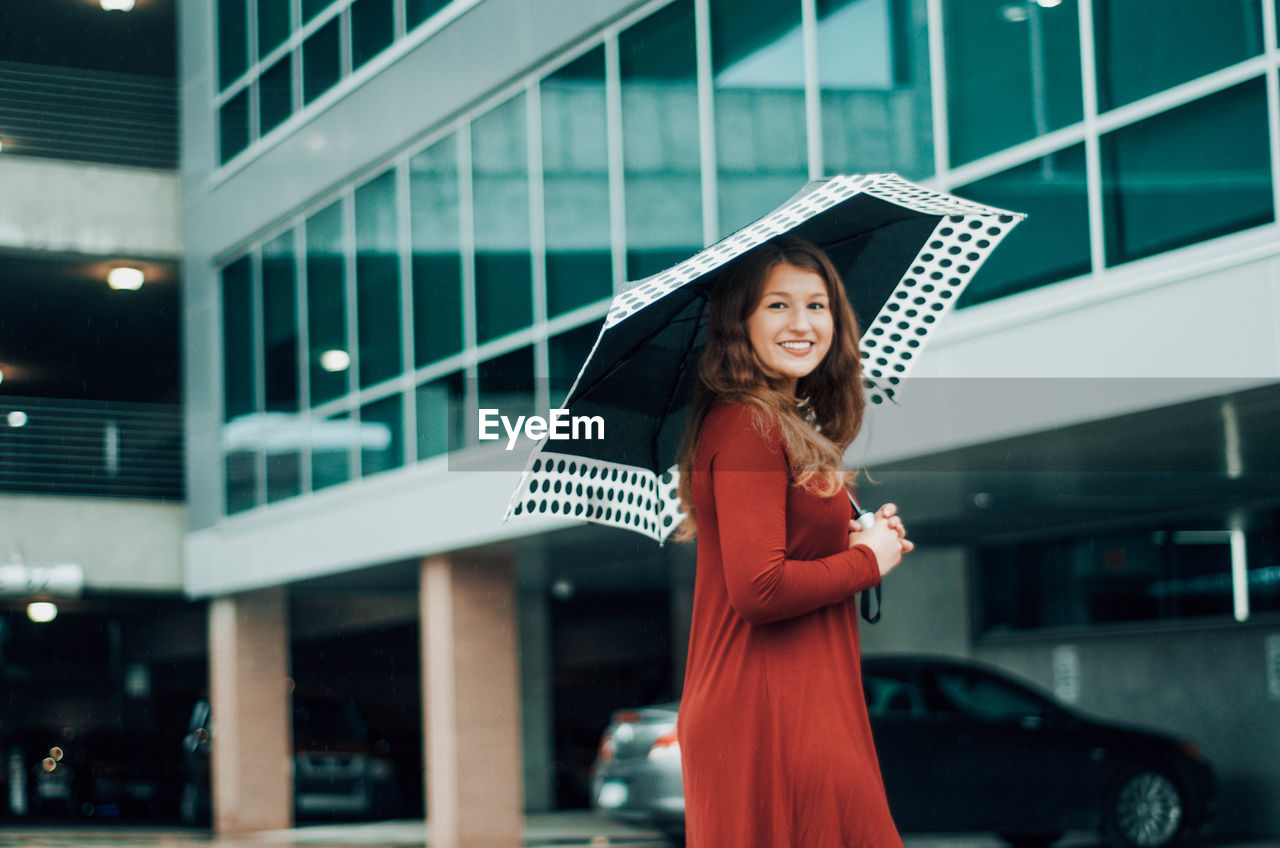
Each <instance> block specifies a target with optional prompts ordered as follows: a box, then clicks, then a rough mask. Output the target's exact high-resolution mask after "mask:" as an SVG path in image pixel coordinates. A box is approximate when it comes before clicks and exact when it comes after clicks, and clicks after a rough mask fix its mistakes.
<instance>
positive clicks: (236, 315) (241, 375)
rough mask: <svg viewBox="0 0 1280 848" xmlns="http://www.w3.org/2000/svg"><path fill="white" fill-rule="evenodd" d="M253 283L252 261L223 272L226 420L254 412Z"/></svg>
mask: <svg viewBox="0 0 1280 848" xmlns="http://www.w3.org/2000/svg"><path fill="white" fill-rule="evenodd" d="M253 321H254V318H253V279H252V271H251V268H250V265H249V257H248V256H242V257H240V258H239V259H237V260H236V261H235V262H232V263H231V264H230V265H228V266H227V267H225V268H223V269H222V404H223V420H225V421H230V420H231V419H233V418H238V417H239V416H241V415H248V414H249V413H251V412H254V411H255V409H256V406H257V401H256V397H257V382H256V378H255V376H254V375H255V372H256V369H255V368H254V361H253V360H254V355H253Z"/></svg>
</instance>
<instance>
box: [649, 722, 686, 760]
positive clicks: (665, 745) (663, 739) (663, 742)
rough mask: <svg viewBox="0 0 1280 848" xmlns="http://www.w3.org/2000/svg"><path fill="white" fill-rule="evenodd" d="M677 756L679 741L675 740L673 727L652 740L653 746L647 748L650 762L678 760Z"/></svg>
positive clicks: (678, 754) (678, 753)
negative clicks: (669, 759)
mask: <svg viewBox="0 0 1280 848" xmlns="http://www.w3.org/2000/svg"><path fill="white" fill-rule="evenodd" d="M679 756H680V740H679V739H677V738H676V729H675V728H674V727H673V728H671V729H670V730H668V731H667V732H666V733H664V734H662V735H661V736H659V737H658V738H657V739H655V740H653V744H652V745H651V746H649V759H650V760H665V759H668V758H678V757H679Z"/></svg>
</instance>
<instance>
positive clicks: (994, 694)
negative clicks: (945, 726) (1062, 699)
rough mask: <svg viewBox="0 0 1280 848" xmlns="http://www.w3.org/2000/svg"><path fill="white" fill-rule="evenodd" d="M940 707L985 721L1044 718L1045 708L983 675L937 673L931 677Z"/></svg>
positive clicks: (1025, 693)
mask: <svg viewBox="0 0 1280 848" xmlns="http://www.w3.org/2000/svg"><path fill="white" fill-rule="evenodd" d="M934 680H935V682H936V683H937V688H938V694H939V695H940V696H941V698H942V703H941V704H940V707H941V708H942V709H943V710H944V711H946V712H957V713H963V714H965V715H971V716H975V717H978V718H984V719H996V720H1001V719H1021V718H1026V717H1028V716H1038V717H1041V718H1043V717H1044V716H1045V714H1046V713H1047V708H1046V706H1045V704H1044V702H1043V701H1041V700H1040V699H1039V698H1036V697H1035V696H1034V695H1032V694H1031V693H1029V692H1025V691H1023V690H1022V689H1019V688H1017V687H1015V686H1011V685H1009V684H1007V683H1005V682H1004V681H1001V680H997V679H995V678H992V677H986V676H983V675H973V674H966V673H963V672H950V671H940V672H937V674H936V675H935V678H934Z"/></svg>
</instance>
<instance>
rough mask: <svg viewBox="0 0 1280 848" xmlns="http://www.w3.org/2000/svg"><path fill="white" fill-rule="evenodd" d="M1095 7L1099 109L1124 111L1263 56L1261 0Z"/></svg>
mask: <svg viewBox="0 0 1280 848" xmlns="http://www.w3.org/2000/svg"><path fill="white" fill-rule="evenodd" d="M1151 11H1152V10H1151V8H1150V7H1147V6H1145V5H1144V4H1142V3H1133V2H1129V0H1094V3H1093V22H1094V40H1095V43H1096V45H1097V47H1096V49H1097V54H1098V106H1099V108H1100V109H1103V110H1106V109H1111V108H1114V107H1116V106H1123V105H1124V104H1126V103H1131V102H1133V101H1134V100H1138V99H1139V98H1142V97H1146V96H1147V95H1149V94H1155V93H1156V92H1157V91H1162V90H1164V89H1166V88H1172V87H1173V86H1175V85H1178V84H1179V83H1184V82H1187V81H1188V80H1193V79H1195V78H1196V77H1202V76H1204V75H1205V74H1208V73H1212V72H1213V71H1216V70H1219V69H1220V68H1225V67H1226V66H1228V65H1234V64H1235V63H1236V62H1243V61H1244V60H1245V59H1248V58H1250V57H1252V56H1257V55H1258V54H1259V53H1261V52H1262V5H1261V2H1260V0H1234V2H1230V3H1223V2H1221V0H1168V2H1164V3H1161V4H1160V13H1159V14H1158V15H1153V14H1151Z"/></svg>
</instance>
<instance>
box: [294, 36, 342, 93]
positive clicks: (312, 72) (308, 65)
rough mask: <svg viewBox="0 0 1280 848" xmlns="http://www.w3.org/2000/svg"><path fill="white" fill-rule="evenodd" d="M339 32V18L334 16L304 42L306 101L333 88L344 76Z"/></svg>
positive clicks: (303, 67)
mask: <svg viewBox="0 0 1280 848" xmlns="http://www.w3.org/2000/svg"><path fill="white" fill-rule="evenodd" d="M338 34H339V30H338V19H337V18H334V19H333V20H331V21H329V23H327V24H325V25H324V26H322V27H320V29H318V30H317V31H316V33H315V34H314V35H312V36H311V37H310V38H308V39H307V40H306V41H305V42H303V44H302V99H303V101H304V102H306V103H310V102H311V101H312V100H315V99H316V98H317V97H319V96H320V95H321V94H324V93H325V92H326V91H328V90H329V89H331V88H333V86H334V85H336V84H337V82H338V79H339V78H340V77H341V76H342V66H341V62H340V60H339V49H338Z"/></svg>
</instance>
